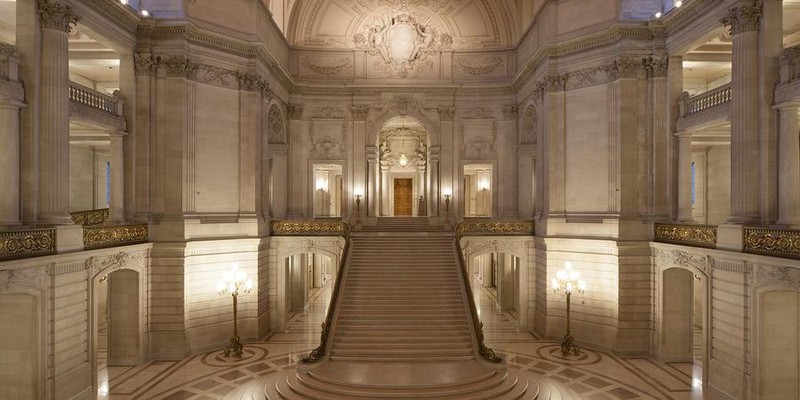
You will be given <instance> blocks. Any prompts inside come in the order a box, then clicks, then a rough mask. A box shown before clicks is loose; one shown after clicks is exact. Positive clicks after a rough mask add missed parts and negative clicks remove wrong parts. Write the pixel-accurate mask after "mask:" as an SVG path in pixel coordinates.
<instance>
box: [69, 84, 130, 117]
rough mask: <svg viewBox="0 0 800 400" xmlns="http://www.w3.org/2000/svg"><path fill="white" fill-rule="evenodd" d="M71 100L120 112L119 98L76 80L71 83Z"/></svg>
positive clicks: (110, 112) (104, 109) (117, 113)
mask: <svg viewBox="0 0 800 400" xmlns="http://www.w3.org/2000/svg"><path fill="white" fill-rule="evenodd" d="M69 100H70V101H72V102H75V103H78V104H82V105H85V106H89V107H91V108H94V109H97V110H100V111H104V112H107V113H109V114H113V115H119V114H120V110H119V107H118V105H119V102H120V100H119V98H117V97H113V96H109V95H107V94H104V93H100V92H98V91H96V90H94V89H91V88H88V87H86V86H83V85H80V84H77V83H75V82H70V83H69Z"/></svg>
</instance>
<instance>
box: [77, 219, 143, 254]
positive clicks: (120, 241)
mask: <svg viewBox="0 0 800 400" xmlns="http://www.w3.org/2000/svg"><path fill="white" fill-rule="evenodd" d="M148 239H149V234H148V228H147V225H146V224H142V225H118V226H87V227H84V228H83V248H84V249H86V250H89V249H101V248H106V247H116V246H127V245H130V244H136V243H145V242H147V240H148Z"/></svg>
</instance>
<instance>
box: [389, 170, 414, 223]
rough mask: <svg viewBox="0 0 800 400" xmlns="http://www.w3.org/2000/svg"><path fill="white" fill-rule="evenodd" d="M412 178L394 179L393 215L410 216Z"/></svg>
mask: <svg viewBox="0 0 800 400" xmlns="http://www.w3.org/2000/svg"><path fill="white" fill-rule="evenodd" d="M413 202H414V187H413V179H411V178H407V179H395V180H394V216H395V217H410V216H411V215H412V213H413V204H414V203H413Z"/></svg>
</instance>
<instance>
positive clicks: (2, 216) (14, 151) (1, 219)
mask: <svg viewBox="0 0 800 400" xmlns="http://www.w3.org/2000/svg"><path fill="white" fill-rule="evenodd" d="M22 106H23V103H22V102H21V101H19V100H13V99H2V100H0V143H3V145H2V146H0V188H3V189H2V190H0V226H3V225H5V226H9V225H19V223H20V219H19V184H20V179H19V177H20V173H19V153H20V141H19V109H20V108H21V107H22Z"/></svg>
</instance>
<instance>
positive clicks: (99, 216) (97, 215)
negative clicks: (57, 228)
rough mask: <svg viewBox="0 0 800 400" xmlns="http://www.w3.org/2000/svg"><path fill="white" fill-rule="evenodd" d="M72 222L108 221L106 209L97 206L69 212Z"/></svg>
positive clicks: (88, 223) (97, 223) (98, 223)
mask: <svg viewBox="0 0 800 400" xmlns="http://www.w3.org/2000/svg"><path fill="white" fill-rule="evenodd" d="M69 215H70V216H71V217H72V222H74V223H75V224H76V225H84V226H86V225H100V224H102V223H103V222H106V221H108V209H107V208H98V209H96V210H85V211H75V212H71V213H69Z"/></svg>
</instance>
